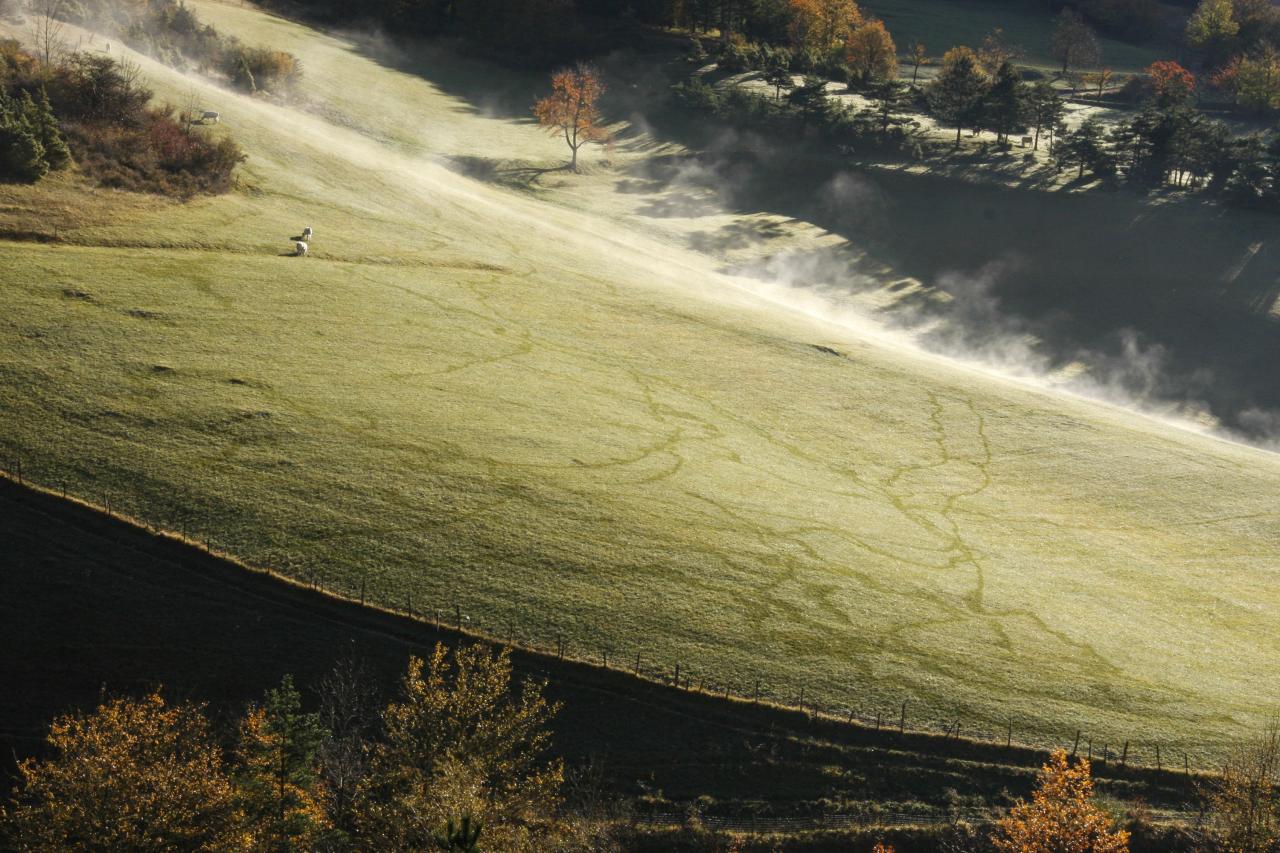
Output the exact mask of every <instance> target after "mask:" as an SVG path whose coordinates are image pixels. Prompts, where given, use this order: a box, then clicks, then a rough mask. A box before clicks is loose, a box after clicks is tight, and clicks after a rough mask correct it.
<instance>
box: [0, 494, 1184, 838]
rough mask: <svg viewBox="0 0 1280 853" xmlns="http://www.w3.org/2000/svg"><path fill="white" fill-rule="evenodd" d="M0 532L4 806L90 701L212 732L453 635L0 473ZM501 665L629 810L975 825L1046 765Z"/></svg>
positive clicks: (1142, 782)
mask: <svg viewBox="0 0 1280 853" xmlns="http://www.w3.org/2000/svg"><path fill="white" fill-rule="evenodd" d="M0 536H3V538H4V541H5V542H7V543H9V545H10V547H8V548H6V549H4V550H3V551H0V643H2V644H3V647H4V648H5V650H6V652H7V654H5V655H4V657H3V658H2V659H0V684H4V685H21V686H22V689H21V690H5V691H3V692H0V755H2V756H3V758H0V800H2V799H3V797H4V796H5V794H7V792H8V788H7V785H5V784H4V783H5V777H6V775H7V774H10V773H12V771H13V766H12V763H11V762H10V760H9V759H11V758H12V757H13V756H15V755H16V756H19V757H25V756H27V755H30V754H32V753H33V752H36V751H37V750H38V748H39V739H40V735H41V733H42V732H43V731H44V730H46V729H47V727H48V722H49V720H50V719H51V718H52V717H53V716H54V715H55V714H59V713H62V712H64V711H66V710H68V709H71V708H82V709H88V708H92V707H94V706H95V705H96V703H97V702H98V701H99V698H100V696H101V695H102V693H103V692H104V691H105V692H106V693H107V695H109V696H116V695H120V694H141V693H144V692H146V691H148V690H150V689H152V688H154V687H155V686H156V685H163V688H164V691H165V692H166V693H167V694H168V695H169V696H170V697H173V698H191V699H194V700H197V701H203V702H208V703H210V711H211V714H212V716H213V717H214V719H216V720H228V719H234V718H235V717H236V716H237V715H238V714H240V713H241V712H242V710H243V707H244V705H245V704H246V703H248V702H251V701H258V700H259V699H260V698H261V696H262V694H263V693H264V692H265V691H266V690H267V689H269V688H271V687H274V686H276V685H278V684H279V680H280V678H281V677H283V676H284V675H285V674H292V675H293V676H294V678H295V681H297V682H298V683H299V684H300V685H301V686H302V688H303V689H304V690H309V689H310V688H312V687H314V686H316V685H317V684H319V683H320V681H321V680H322V679H323V678H325V677H326V675H327V674H328V673H329V672H330V671H331V670H332V667H333V666H334V665H335V664H336V663H338V662H339V661H355V662H356V664H355V665H356V666H358V667H359V668H360V670H361V671H363V672H365V673H366V674H367V676H368V677H369V678H370V679H371V681H372V682H373V686H374V688H375V693H377V695H378V702H379V703H382V702H386V701H388V700H389V699H390V698H391V695H392V693H393V690H394V687H395V685H396V683H397V681H398V679H399V678H400V677H401V676H402V674H403V671H404V668H405V663H406V661H407V659H408V656H409V655H410V654H418V655H422V654H423V652H424V651H425V650H429V649H430V648H431V647H432V646H433V645H434V644H435V643H436V642H440V641H443V642H447V643H453V642H455V641H456V640H457V639H458V638H457V636H456V635H455V634H454V633H453V632H451V631H449V630H448V629H445V630H443V631H436V630H433V628H432V626H431V625H427V624H422V623H421V622H412V621H410V620H408V619H406V618H404V617H403V616H395V615H391V614H389V613H385V612H379V611H375V610H371V609H368V608H362V607H360V606H358V605H356V604H353V603H350V602H343V601H336V600H334V599H332V598H330V597H328V596H325V595H323V594H319V593H314V592H311V591H309V590H306V589H303V588H300V587H298V586H294V585H290V584H286V583H282V582H280V581H278V580H276V579H273V578H270V577H266V576H263V575H261V574H253V573H250V572H248V571H245V570H244V568H243V567H240V566H237V565H235V564H232V563H229V562H227V561H224V560H221V559H217V558H214V557H211V556H209V555H208V554H207V553H205V552H203V551H201V550H199V549H197V548H194V547H191V546H189V545H186V544H183V543H179V542H176V541H174V540H171V539H163V538H158V537H154V536H151V535H149V534H148V533H146V532H144V531H142V530H140V529H138V528H136V527H133V526H131V525H128V524H126V523H124V522H121V521H118V520H114V519H107V518H106V517H104V516H103V515H102V514H101V513H99V512H97V511H95V510H93V509H90V508H88V507H85V506H82V505H79V504H76V503H74V502H71V501H63V500H61V499H59V498H58V497H56V496H51V495H48V494H40V493H37V492H33V491H30V490H28V489H25V488H22V487H20V486H18V485H16V484H14V483H13V482H12V481H9V480H3V479H0ZM19 554H21V555H23V556H22V557H19ZM68 626H72V627H71V628H68ZM53 636H56V637H58V640H57V641H56V642H49V638H50V637H53ZM514 660H515V664H516V667H517V672H518V677H520V678H523V677H526V676H531V677H535V678H538V679H548V680H549V685H548V692H549V693H550V694H551V695H553V696H554V697H555V698H556V699H558V700H560V701H561V702H562V703H563V706H564V707H563V709H562V711H561V713H560V714H559V715H558V716H557V719H556V721H555V736H554V747H555V749H556V751H557V752H558V753H559V754H560V755H562V756H563V757H564V758H565V760H566V762H567V763H568V764H569V766H570V767H571V768H572V769H574V770H577V769H579V768H581V767H583V766H584V765H586V764H593V765H594V766H595V767H596V769H597V770H598V771H600V772H601V774H602V779H603V782H604V783H605V787H606V791H607V792H609V793H616V794H622V795H625V796H626V797H628V798H637V797H639V796H640V795H642V794H644V793H646V792H648V793H649V794H653V793H654V792H661V793H662V794H663V795H665V798H666V801H665V802H664V801H663V800H662V799H657V800H653V801H651V802H650V803H648V804H642V803H639V802H635V803H633V807H634V808H635V809H636V810H637V811H638V813H640V814H645V813H646V812H647V811H651V812H656V813H660V814H661V813H680V812H681V811H682V810H683V809H684V808H685V807H686V805H687V804H688V803H690V802H691V801H693V800H695V799H696V798H698V797H704V796H705V797H710V798H711V799H712V802H713V805H712V806H711V809H712V812H713V813H715V814H719V815H722V816H726V817H728V816H738V817H744V816H745V815H747V814H751V813H756V814H761V815H765V816H774V817H790V818H795V819H799V818H803V817H806V816H810V817H813V816H817V815H819V814H820V813H821V812H822V811H830V810H832V809H836V810H838V811H840V812H843V813H845V814H848V813H856V812H857V811H859V810H861V809H871V810H873V811H876V810H879V811H882V812H884V813H887V814H889V815H894V816H905V815H908V814H910V815H915V816H916V818H917V819H918V820H919V821H920V822H922V823H929V822H935V821H937V820H939V819H940V818H941V816H942V815H943V814H944V813H945V809H946V808H947V807H948V805H950V806H952V807H955V806H959V807H961V808H962V809H964V812H965V813H966V814H969V815H971V816H975V817H977V816H981V815H983V814H987V813H989V812H988V811H987V810H988V809H990V808H992V807H995V808H999V807H1001V806H1003V805H1005V804H1006V799H1005V798H1006V796H1007V794H1017V795H1023V794H1025V793H1026V792H1027V790H1028V789H1029V788H1030V786H1031V781H1032V778H1033V770H1034V768H1035V767H1036V766H1038V765H1039V764H1040V763H1043V760H1044V757H1045V756H1044V755H1043V754H1042V753H1036V752H1033V751H1031V750H1025V749H1019V748H1018V747H1014V748H1012V749H1006V748H1005V747H1004V746H1002V745H1000V746H997V745H990V744H978V743H972V742H969V741H966V740H964V739H948V738H943V737H941V736H928V735H921V734H916V733H911V732H908V733H907V734H906V735H899V733H898V732H897V731H896V730H895V731H888V730H886V731H882V732H875V731H874V730H868V729H863V728H860V727H855V726H848V725H845V724H833V723H830V722H824V721H821V720H811V719H809V718H807V717H806V716H804V715H802V714H800V713H797V712H792V711H783V710H779V709H777V708H770V707H768V706H764V705H752V704H748V703H743V702H734V701H726V700H724V699H721V698H717V697H713V696H707V695H705V694H700V693H697V692H686V691H678V690H674V689H672V688H670V687H667V686H664V685H660V684H655V683H652V682H647V681H642V680H639V679H635V678H633V677H631V676H630V675H629V674H625V673H620V672H616V671H609V670H604V669H601V668H600V667H598V666H593V665H591V664H584V663H581V662H574V661H561V660H558V659H556V658H554V657H552V656H541V655H536V654H529V653H526V652H524V651H521V650H517V651H516V653H515V657H514ZM620 720H625V721H626V725H619V723H618V721H620ZM1095 776H1096V777H1097V778H1098V780H1099V790H1100V792H1101V793H1102V794H1103V796H1104V797H1106V798H1108V799H1112V800H1115V801H1117V803H1118V804H1119V805H1118V808H1120V809H1123V808H1124V807H1125V806H1126V805H1127V804H1128V803H1129V802H1131V801H1132V800H1134V799H1135V798H1138V797H1141V798H1142V799H1144V800H1145V801H1146V802H1147V803H1148V804H1149V805H1150V806H1151V807H1152V808H1153V809H1155V810H1156V812H1157V813H1159V814H1162V815H1164V816H1166V817H1177V816H1183V815H1181V813H1183V812H1185V810H1187V809H1189V808H1192V807H1193V804H1192V799H1193V790H1192V780H1190V779H1188V778H1187V777H1185V776H1184V775H1182V774H1180V773H1169V772H1167V771H1166V772H1165V773H1155V772H1154V771H1149V770H1145V771H1144V770H1137V769H1134V768H1128V769H1125V768H1121V767H1119V766H1118V765H1116V764H1115V763H1114V762H1113V763H1112V764H1111V765H1104V764H1099V765H1098V766H1097V768H1096V771H1095ZM948 789H951V790H953V791H954V792H955V793H954V794H953V795H950V799H949V795H948ZM823 801H825V806H820V805H819V804H820V803H822V802H823Z"/></svg>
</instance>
